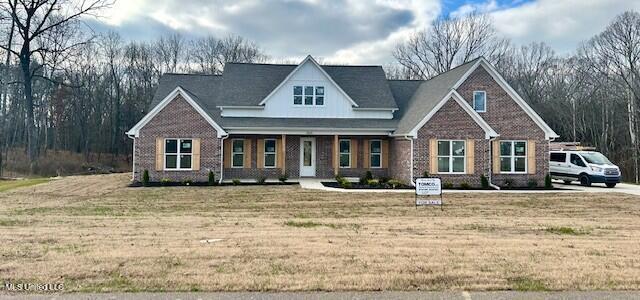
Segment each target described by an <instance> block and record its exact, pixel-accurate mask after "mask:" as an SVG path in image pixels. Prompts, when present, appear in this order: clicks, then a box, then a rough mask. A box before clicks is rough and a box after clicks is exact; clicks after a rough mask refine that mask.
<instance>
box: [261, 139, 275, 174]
mask: <svg viewBox="0 0 640 300" xmlns="http://www.w3.org/2000/svg"><path fill="white" fill-rule="evenodd" d="M264 167H265V168H275V167H276V140H275V139H268V140H264Z"/></svg>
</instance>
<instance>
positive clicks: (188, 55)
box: [0, 0, 640, 181]
mask: <svg viewBox="0 0 640 300" xmlns="http://www.w3.org/2000/svg"><path fill="white" fill-rule="evenodd" d="M111 4H112V3H111V1H108V0H84V1H75V0H1V1H0V36H2V37H3V38H2V39H0V41H2V42H0V54H1V57H2V61H0V173H1V172H2V166H3V160H4V159H6V157H7V154H8V153H9V151H11V150H12V149H18V148H19V149H24V151H25V152H26V153H27V157H28V159H29V162H30V164H31V170H32V171H34V170H35V169H36V167H37V161H38V158H39V157H41V156H42V155H43V154H44V153H46V152H47V151H50V150H68V151H72V152H76V153H82V154H83V155H85V156H87V157H88V156H89V154H91V153H110V154H114V155H130V154H131V141H130V140H129V139H128V138H127V137H126V136H125V135H124V132H125V131H126V130H127V129H128V128H131V127H132V126H133V125H134V124H135V123H136V122H137V121H138V120H140V119H141V118H142V117H143V116H144V114H145V113H146V112H147V111H148V109H149V107H148V106H149V104H150V102H151V100H152V98H153V95H154V93H155V89H156V87H157V84H158V80H159V78H160V76H161V75H162V74H164V73H176V72H181V73H198V74H221V73H222V70H223V68H224V65H225V63H227V62H273V61H274V59H273V58H271V57H269V56H268V55H267V54H266V53H265V51H264V50H262V49H261V48H260V47H259V46H258V45H256V44H255V43H253V42H251V41H249V40H247V39H245V38H243V37H240V36H235V35H229V36H226V37H215V36H208V37H203V38H191V39H188V38H185V37H184V36H182V35H180V34H169V35H165V36H161V37H159V38H157V39H155V40H150V41H125V40H124V39H123V38H122V37H121V36H120V35H119V34H118V33H116V32H107V33H104V34H95V33H93V31H92V30H91V29H90V28H87V27H86V25H84V23H83V22H82V18H83V17H86V16H89V15H96V14H99V12H100V11H101V10H102V9H104V8H106V7H109V6H110V5H111ZM431 25H432V26H430V27H429V28H428V29H425V30H422V31H418V32H416V33H415V34H414V35H413V36H411V38H410V39H408V40H407V41H405V42H404V43H401V44H399V45H397V47H396V48H395V50H394V51H393V56H394V58H395V59H396V62H395V63H393V64H391V65H386V66H385V71H386V72H387V76H388V77H389V78H393V79H428V78H431V77H433V76H436V75H437V74H440V73H442V72H445V71H448V70H450V69H452V68H454V67H456V66H458V65H460V64H462V63H465V62H468V61H470V60H472V59H475V58H477V57H479V56H484V57H485V58H487V59H488V60H489V61H491V62H492V63H493V64H494V65H495V66H496V67H497V69H498V70H499V72H501V74H502V75H503V76H504V78H505V79H506V80H507V81H508V82H509V83H510V84H511V85H512V86H513V87H514V89H516V91H517V92H518V93H519V94H520V95H521V96H522V97H523V98H524V99H525V100H526V101H527V102H528V103H529V104H530V105H531V106H532V107H533V108H534V109H535V110H536V111H537V112H538V113H539V114H540V115H541V117H542V118H543V119H544V120H545V121H546V122H547V123H549V125H550V126H551V127H552V128H553V129H554V130H555V131H556V132H557V133H558V134H559V135H560V136H561V140H564V141H580V142H582V143H584V144H588V145H592V146H595V147H596V148H597V149H598V150H599V151H601V152H603V153H604V154H605V155H607V156H609V157H610V158H611V159H612V160H614V162H616V163H618V164H619V165H621V166H622V168H623V174H624V175H625V177H626V178H627V179H633V180H635V181H637V180H638V163H639V162H638V155H639V152H638V151H639V149H638V138H639V136H638V129H639V128H638V118H639V117H640V116H639V115H638V113H639V111H638V106H639V104H640V103H639V102H640V73H639V72H640V71H639V70H640V14H639V13H638V12H634V11H629V12H625V13H623V14H621V15H619V16H617V17H616V18H615V19H614V20H612V22H611V23H610V24H609V26H607V28H605V29H604V30H603V31H602V32H601V33H599V34H597V35H595V36H594V37H592V38H590V39H588V40H586V41H584V42H583V43H582V44H581V45H580V46H579V47H578V48H577V49H576V50H575V51H573V52H572V53H569V54H562V55H560V54H558V53H556V52H555V51H554V50H553V49H552V48H551V47H550V46H548V45H546V44H544V43H542V42H540V43H532V44H529V45H514V44H513V43H512V42H511V41H510V40H508V39H506V38H504V37H502V36H500V34H499V33H498V32H497V30H496V29H495V27H494V26H493V23H492V20H491V18H490V17H489V16H488V15H484V14H469V15H466V16H461V17H456V18H440V19H437V20H435V21H434V22H433V23H432V24H431ZM0 175H1V174H0Z"/></svg>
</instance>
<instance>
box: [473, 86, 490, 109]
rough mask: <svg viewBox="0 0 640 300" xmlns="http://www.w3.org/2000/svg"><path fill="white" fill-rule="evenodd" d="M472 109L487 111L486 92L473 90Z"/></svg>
mask: <svg viewBox="0 0 640 300" xmlns="http://www.w3.org/2000/svg"><path fill="white" fill-rule="evenodd" d="M473 109H475V111H477V112H486V111H487V92H485V91H475V92H473Z"/></svg>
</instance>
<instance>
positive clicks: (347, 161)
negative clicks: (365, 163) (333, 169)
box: [340, 140, 351, 168]
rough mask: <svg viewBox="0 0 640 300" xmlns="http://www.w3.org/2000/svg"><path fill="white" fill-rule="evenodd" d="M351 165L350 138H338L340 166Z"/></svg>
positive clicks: (347, 166) (348, 166)
mask: <svg viewBox="0 0 640 300" xmlns="http://www.w3.org/2000/svg"><path fill="white" fill-rule="evenodd" d="M350 167H351V140H340V168H350Z"/></svg>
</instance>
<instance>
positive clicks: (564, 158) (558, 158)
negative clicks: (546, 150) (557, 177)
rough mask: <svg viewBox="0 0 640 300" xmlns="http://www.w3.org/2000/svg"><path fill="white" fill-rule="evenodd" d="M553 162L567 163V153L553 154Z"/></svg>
mask: <svg viewBox="0 0 640 300" xmlns="http://www.w3.org/2000/svg"><path fill="white" fill-rule="evenodd" d="M551 161H555V162H562V163H563V162H567V154H566V153H551Z"/></svg>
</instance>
